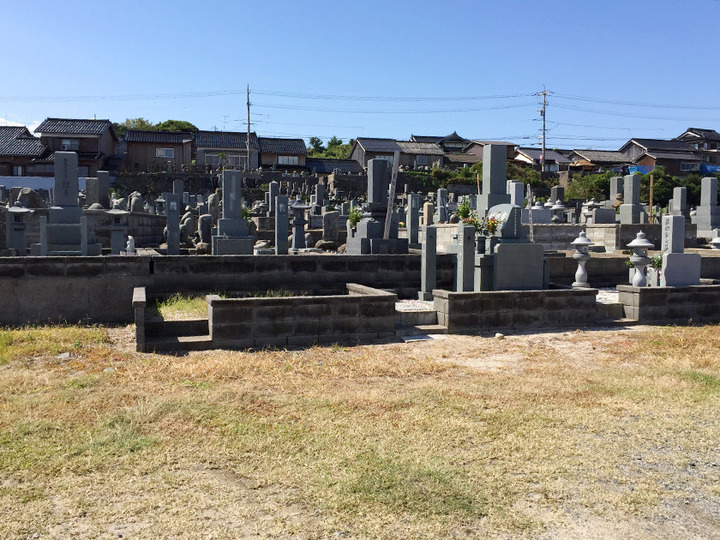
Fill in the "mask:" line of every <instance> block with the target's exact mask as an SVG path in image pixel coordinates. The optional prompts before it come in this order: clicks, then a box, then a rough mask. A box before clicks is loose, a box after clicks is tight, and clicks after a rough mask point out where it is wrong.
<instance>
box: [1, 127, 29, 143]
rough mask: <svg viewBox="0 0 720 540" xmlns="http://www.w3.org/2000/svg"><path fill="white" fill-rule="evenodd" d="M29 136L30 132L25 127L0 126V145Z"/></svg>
mask: <svg viewBox="0 0 720 540" xmlns="http://www.w3.org/2000/svg"><path fill="white" fill-rule="evenodd" d="M23 135H25V136H29V135H30V132H29V131H28V128H26V127H25V126H0V145H3V144H5V143H7V142H9V141H11V140H13V139H16V138H17V137H22V136H23Z"/></svg>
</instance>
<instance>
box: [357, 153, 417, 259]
mask: <svg viewBox="0 0 720 540" xmlns="http://www.w3.org/2000/svg"><path fill="white" fill-rule="evenodd" d="M387 167H388V162H387V160H384V159H371V160H369V161H368V196H367V203H366V204H365V205H363V210H364V212H363V218H362V219H361V220H360V223H358V225H357V232H356V233H355V235H354V236H352V237H350V238H348V239H347V253H349V254H352V255H360V254H369V253H373V254H385V253H387V254H390V253H392V254H402V253H407V252H408V239H407V238H398V224H397V221H396V220H393V221H392V222H391V226H390V234H389V238H383V236H384V233H385V217H386V215H387V201H388V184H389V182H388V168H387Z"/></svg>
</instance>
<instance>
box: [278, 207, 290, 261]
mask: <svg viewBox="0 0 720 540" xmlns="http://www.w3.org/2000/svg"><path fill="white" fill-rule="evenodd" d="M288 215H289V214H288V196H287V195H277V196H276V197H275V255H287V252H288V219H289V217H288Z"/></svg>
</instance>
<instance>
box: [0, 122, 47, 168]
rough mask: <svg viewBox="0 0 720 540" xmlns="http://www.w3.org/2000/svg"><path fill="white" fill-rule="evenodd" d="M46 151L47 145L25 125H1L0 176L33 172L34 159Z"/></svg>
mask: <svg viewBox="0 0 720 540" xmlns="http://www.w3.org/2000/svg"><path fill="white" fill-rule="evenodd" d="M45 152H46V148H45V145H44V144H42V142H40V139H39V138H37V137H34V136H33V135H32V134H31V133H30V131H29V130H28V128H26V127H24V126H17V127H16V126H0V176H24V175H32V174H33V165H32V161H33V159H36V158H39V157H40V156H42V155H43V154H44V153H45Z"/></svg>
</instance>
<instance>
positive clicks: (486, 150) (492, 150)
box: [478, 144, 510, 217]
mask: <svg viewBox="0 0 720 540" xmlns="http://www.w3.org/2000/svg"><path fill="white" fill-rule="evenodd" d="M508 203H510V195H508V194H507V147H506V146H505V145H502V144H486V145H485V146H484V147H483V178H482V194H481V195H480V197H479V199H478V214H479V215H480V216H481V217H484V216H485V215H486V214H487V211H488V210H489V209H490V208H492V207H493V206H496V205H498V204H508Z"/></svg>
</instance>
